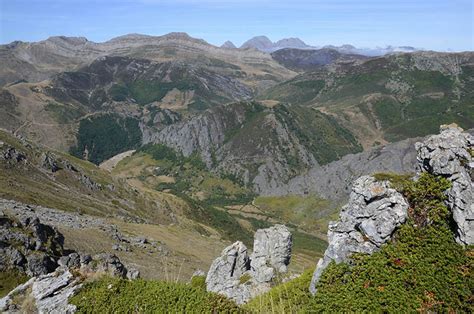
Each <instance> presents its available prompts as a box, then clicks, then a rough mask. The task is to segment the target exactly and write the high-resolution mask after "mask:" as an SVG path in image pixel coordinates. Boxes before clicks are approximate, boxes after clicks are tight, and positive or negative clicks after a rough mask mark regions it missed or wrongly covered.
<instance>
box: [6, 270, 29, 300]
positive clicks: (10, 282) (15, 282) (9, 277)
mask: <svg viewBox="0 0 474 314" xmlns="http://www.w3.org/2000/svg"><path fill="white" fill-rule="evenodd" d="M28 279H29V278H28V276H26V275H25V274H23V273H21V272H19V271H17V270H7V271H2V272H0V298H3V297H4V296H6V295H7V294H8V293H9V292H10V291H12V290H13V289H15V288H16V287H17V286H19V285H21V284H22V283H25V282H27V281H28Z"/></svg>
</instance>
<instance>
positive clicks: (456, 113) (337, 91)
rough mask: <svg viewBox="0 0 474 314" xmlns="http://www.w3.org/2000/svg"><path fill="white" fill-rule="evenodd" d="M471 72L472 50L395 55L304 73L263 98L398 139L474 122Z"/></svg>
mask: <svg viewBox="0 0 474 314" xmlns="http://www.w3.org/2000/svg"><path fill="white" fill-rule="evenodd" d="M422 64H423V65H422ZM472 74H473V67H472V57H471V56H469V55H466V56H462V57H461V56H460V57H459V58H458V59H456V57H455V56H452V55H448V54H443V55H439V56H438V55H435V54H430V53H426V54H422V53H418V54H403V55H393V56H387V57H380V58H375V59H371V60H368V61H365V62H364V63H362V64H360V65H354V64H341V65H339V66H338V69H337V70H335V71H332V70H331V71H328V70H327V69H324V68H321V69H318V70H316V71H313V72H308V73H304V74H301V75H299V76H297V77H295V78H294V79H292V80H289V81H287V82H283V83H281V84H279V85H276V86H275V87H272V88H270V89H269V90H268V91H266V92H265V93H264V94H263V95H260V98H262V99H274V100H278V101H283V102H289V103H292V104H298V105H303V106H310V107H315V108H323V111H324V112H325V113H330V114H331V115H333V116H334V117H335V118H336V120H337V121H339V122H340V123H341V124H342V125H343V126H345V127H347V128H348V129H350V130H351V131H352V132H353V133H354V134H356V135H357V136H358V139H359V140H361V141H365V140H367V141H371V139H370V138H367V136H370V135H368V134H370V133H368V134H366V133H367V132H374V131H377V132H382V133H383V136H384V138H385V139H386V140H388V141H398V140H402V139H405V138H409V137H416V136H424V135H427V134H431V133H434V132H436V131H437V128H438V126H439V125H440V124H447V123H453V122H455V123H457V124H458V125H460V126H461V127H463V128H465V129H468V128H472V127H474V102H473V98H474V96H473V93H474V92H473V88H472V87H473V83H472ZM364 129H367V131H364ZM372 140H373V139H372Z"/></svg>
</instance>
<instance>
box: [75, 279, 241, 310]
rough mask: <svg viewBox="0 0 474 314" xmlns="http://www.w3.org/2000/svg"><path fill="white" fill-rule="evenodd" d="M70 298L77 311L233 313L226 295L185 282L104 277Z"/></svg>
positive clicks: (234, 306) (234, 305) (233, 305)
mask: <svg viewBox="0 0 474 314" xmlns="http://www.w3.org/2000/svg"><path fill="white" fill-rule="evenodd" d="M70 302H71V303H72V304H75V305H77V307H78V311H77V312H78V313H231V312H238V311H239V308H238V307H237V305H236V304H235V303H234V302H232V301H230V300H228V299H226V298H225V297H223V296H220V295H217V294H214V293H209V292H206V291H205V290H204V289H202V288H201V287H194V286H193V285H186V284H184V283H174V282H173V283H172V282H160V281H145V280H141V279H139V280H134V281H128V280H124V279H113V278H107V277H105V278H102V279H100V280H98V281H95V282H92V283H88V284H86V285H85V286H84V288H82V289H81V290H80V292H79V293H78V294H77V295H75V296H74V297H73V298H72V299H71V300H70Z"/></svg>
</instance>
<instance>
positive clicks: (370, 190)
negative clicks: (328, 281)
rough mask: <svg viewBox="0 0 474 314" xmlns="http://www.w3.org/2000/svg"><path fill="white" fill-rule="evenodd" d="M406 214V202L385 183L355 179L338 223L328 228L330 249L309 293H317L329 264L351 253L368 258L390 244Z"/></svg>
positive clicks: (317, 267)
mask: <svg viewBox="0 0 474 314" xmlns="http://www.w3.org/2000/svg"><path fill="white" fill-rule="evenodd" d="M407 210H408V203H407V201H406V200H405V198H404V197H403V196H402V195H401V194H400V193H399V192H397V191H396V190H395V189H393V188H391V187H390V183H389V182H388V181H377V180H376V179H375V178H373V177H371V176H362V177H360V178H359V179H357V180H356V181H355V182H354V185H353V187H352V192H351V194H350V197H349V202H348V204H347V205H345V206H344V207H343V208H342V210H341V214H340V217H339V220H338V221H336V222H331V223H330V224H329V230H328V242H329V246H328V248H327V249H326V251H325V253H324V257H323V258H322V259H320V260H319V262H318V264H317V266H316V270H315V271H314V274H313V279H312V280H311V286H310V291H311V293H313V294H314V293H315V292H316V284H317V283H318V281H319V279H320V278H321V275H322V273H323V271H324V269H326V267H327V266H328V265H329V263H330V262H331V261H335V262H336V263H340V262H346V261H348V260H349V258H350V255H351V254H353V253H366V254H371V253H373V252H375V251H377V250H378V249H379V248H380V246H381V245H382V244H384V243H386V242H387V241H389V240H390V238H391V235H392V234H393V232H394V231H395V229H396V228H397V227H398V226H400V225H401V224H402V223H404V222H405V221H406V219H407V217H408V213H407Z"/></svg>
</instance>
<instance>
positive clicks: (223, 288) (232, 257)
mask: <svg viewBox="0 0 474 314" xmlns="http://www.w3.org/2000/svg"><path fill="white" fill-rule="evenodd" d="M249 268H250V260H249V256H248V254H247V247H246V246H245V245H244V244H243V243H242V242H240V241H237V242H235V243H234V244H232V245H230V246H228V247H226V248H225V249H224V250H223V251H222V254H221V256H219V257H218V258H216V259H215V260H214V262H212V265H211V268H210V269H209V272H208V273H207V277H206V287H207V290H208V291H212V292H216V293H220V294H223V295H225V296H227V297H229V298H231V299H234V300H235V301H236V302H237V303H239V304H241V303H244V302H245V300H248V299H249V298H250V290H249V289H248V287H247V286H245V285H241V284H240V277H241V276H242V275H244V274H245V273H247V272H248V270H249Z"/></svg>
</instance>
